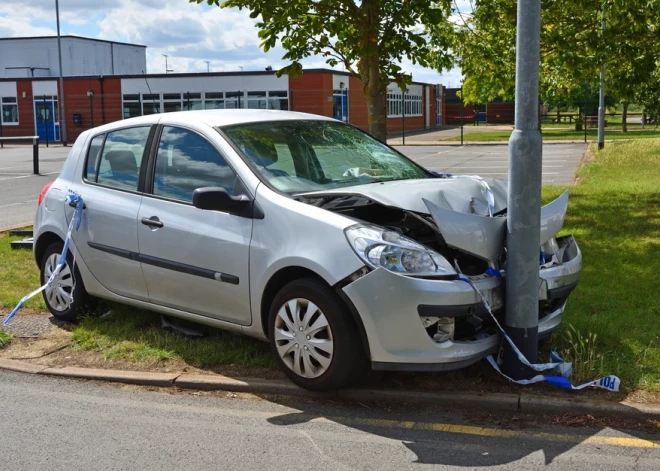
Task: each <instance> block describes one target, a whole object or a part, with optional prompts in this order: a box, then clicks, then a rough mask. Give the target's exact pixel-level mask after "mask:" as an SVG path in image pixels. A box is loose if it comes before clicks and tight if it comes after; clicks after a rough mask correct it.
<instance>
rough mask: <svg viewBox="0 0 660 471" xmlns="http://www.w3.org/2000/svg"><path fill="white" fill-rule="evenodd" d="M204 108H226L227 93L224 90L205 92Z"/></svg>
mask: <svg viewBox="0 0 660 471" xmlns="http://www.w3.org/2000/svg"><path fill="white" fill-rule="evenodd" d="M204 109H206V110H224V109H225V94H224V93H223V92H207V93H205V94H204Z"/></svg>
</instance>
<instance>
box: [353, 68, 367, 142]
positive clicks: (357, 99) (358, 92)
mask: <svg viewBox="0 0 660 471" xmlns="http://www.w3.org/2000/svg"><path fill="white" fill-rule="evenodd" d="M348 122H349V123H351V124H352V125H353V126H356V127H358V128H360V129H362V130H363V131H369V111H368V109H367V99H366V98H365V97H364V91H363V87H362V82H360V79H358V78H357V77H353V76H351V77H349V79H348Z"/></svg>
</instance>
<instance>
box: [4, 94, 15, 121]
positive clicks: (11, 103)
mask: <svg viewBox="0 0 660 471" xmlns="http://www.w3.org/2000/svg"><path fill="white" fill-rule="evenodd" d="M0 119H2V124H18V102H17V101H16V97H11V96H3V97H2V116H0Z"/></svg>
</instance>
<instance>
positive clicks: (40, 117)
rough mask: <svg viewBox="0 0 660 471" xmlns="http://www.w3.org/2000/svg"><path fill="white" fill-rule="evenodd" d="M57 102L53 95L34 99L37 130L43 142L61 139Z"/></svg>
mask: <svg viewBox="0 0 660 471" xmlns="http://www.w3.org/2000/svg"><path fill="white" fill-rule="evenodd" d="M58 114H59V113H58V112H57V105H56V102H54V101H53V99H52V97H51V98H49V99H46V100H43V99H35V100H34V122H35V132H36V134H37V136H39V140H40V141H41V142H53V141H59V140H60V123H59V117H58Z"/></svg>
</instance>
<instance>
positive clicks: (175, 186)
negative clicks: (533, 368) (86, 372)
mask: <svg viewBox="0 0 660 471" xmlns="http://www.w3.org/2000/svg"><path fill="white" fill-rule="evenodd" d="M69 191H73V192H75V193H77V194H78V195H79V196H80V198H81V199H82V201H83V202H84V209H83V210H82V217H81V221H80V226H79V227H78V228H77V230H74V231H73V234H72V238H71V244H70V249H71V250H70V251H69V253H68V255H67V258H66V265H65V267H64V269H63V270H62V271H61V272H60V273H59V275H58V276H57V277H56V278H55V281H54V283H52V284H51V285H50V286H49V287H48V288H47V289H46V290H45V291H44V299H45V301H46V304H47V306H48V308H49V310H50V312H51V313H52V314H53V315H54V316H55V317H56V318H59V319H64V320H72V319H74V318H76V316H78V315H79V314H80V313H81V312H82V311H83V310H84V309H85V306H86V305H87V304H88V303H89V301H90V300H93V299H95V298H103V299H107V300H111V301H114V302H118V303H124V304H128V305H131V306H135V307H138V308H145V309H150V310H153V311H157V312H160V313H162V314H165V315H167V316H173V317H178V318H182V319H187V320H191V321H195V322H198V323H202V324H206V325H209V326H213V327H217V328H221V329H226V330H230V331H233V332H238V333H243V334H247V335H250V336H253V337H257V338H259V339H263V340H267V341H269V342H270V344H271V346H272V351H273V354H274V355H275V356H276V358H277V360H278V362H279V365H280V366H281V368H282V370H283V371H284V372H285V373H286V375H287V376H288V377H289V378H290V379H291V380H292V381H293V382H294V383H296V384H298V385H300V386H302V387H304V388H308V389H312V390H327V389H334V388H339V387H342V386H346V385H348V384H350V383H351V382H353V381H355V380H356V379H357V378H359V377H360V376H361V375H362V374H363V373H364V371H365V369H366V368H369V367H371V368H373V369H375V370H406V371H437V370H452V369H456V368H461V367H464V366H466V365H469V364H472V363H474V362H476V361H478V360H480V359H482V358H484V357H486V356H488V355H491V354H493V353H495V352H496V351H497V350H498V348H499V345H500V333H499V331H498V330H497V328H496V324H495V322H494V320H493V318H492V317H491V316H490V315H489V314H488V313H487V311H486V308H485V305H484V303H483V302H482V300H481V298H480V296H479V293H481V295H483V297H484V298H485V299H486V300H487V302H488V303H489V305H490V307H491V308H492V311H493V314H494V315H495V317H497V318H500V320H502V318H503V312H504V290H503V283H505V281H506V261H507V253H506V250H505V245H506V244H505V237H506V215H507V210H506V201H507V185H506V182H504V181H498V180H492V179H480V178H478V177H453V176H448V175H443V174H437V173H434V172H430V171H428V170H427V169H425V168H423V167H421V166H419V165H418V164H416V163H415V162H413V161H411V160H409V159H408V158H406V157H405V156H403V155H402V154H400V153H399V152H397V151H396V150H395V149H393V148H391V147H388V146H387V145H385V144H383V143H381V142H379V141H377V140H376V139H374V138H372V137H370V136H369V135H368V134H366V133H364V132H362V131H360V130H359V129H356V128H354V127H351V126H349V125H346V124H343V123H341V122H338V121H336V120H333V119H330V118H325V117H321V116H315V115H309V114H302V113H294V112H284V111H264V110H217V111H211V110H209V111H189V112H179V113H166V114H158V115H151V116H144V117H139V118H132V119H126V120H123V121H119V122H116V123H113V124H108V125H105V126H101V127H97V128H94V129H91V130H89V131H86V132H84V133H82V134H81V135H80V137H79V138H78V139H77V140H76V143H75V145H74V146H73V148H72V149H71V152H70V154H69V156H68V158H67V160H66V162H65V164H64V166H63V168H62V171H61V173H60V175H59V177H58V178H57V179H56V180H55V182H54V183H52V184H49V185H47V186H46V187H45V188H44V190H43V191H42V193H41V195H40V197H39V206H38V210H37V214H36V220H35V226H34V228H35V232H34V234H35V243H34V256H35V259H36V262H37V264H38V265H39V267H40V269H41V278H42V283H45V281H46V280H47V279H48V278H49V276H50V274H51V273H53V270H54V269H55V266H56V264H57V262H58V258H59V254H60V253H61V252H62V249H63V243H64V241H65V238H66V232H67V227H68V225H69V222H70V220H71V218H72V217H73V214H74V208H73V207H71V206H70V205H69V204H66V203H65V202H64V201H65V196H66V195H67V193H68V192H69ZM567 204H568V196H567V195H566V194H564V195H562V196H561V197H560V198H558V199H557V200H556V201H554V202H552V203H550V204H548V205H547V206H545V207H544V208H543V210H542V215H541V219H542V221H541V227H542V229H541V238H540V240H539V253H540V263H539V299H540V302H539V334H540V336H546V335H548V334H550V333H551V332H552V331H553V330H555V329H556V328H557V327H558V325H559V323H560V322H561V319H562V314H563V312H564V308H565V305H566V300H567V297H568V296H569V294H570V292H571V291H572V290H573V289H574V287H575V286H576V284H577V281H578V276H579V272H580V268H581V254H580V250H579V248H578V246H577V243H576V242H575V239H574V238H573V237H572V236H570V235H567V236H562V237H557V233H558V232H559V231H560V229H561V228H562V224H563V221H564V217H565V214H566V209H567ZM459 276H466V277H469V279H470V280H471V281H472V285H473V286H474V288H476V290H475V289H473V286H471V285H470V284H468V283H465V282H464V281H461V280H460V279H459ZM477 290H478V292H477Z"/></svg>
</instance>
